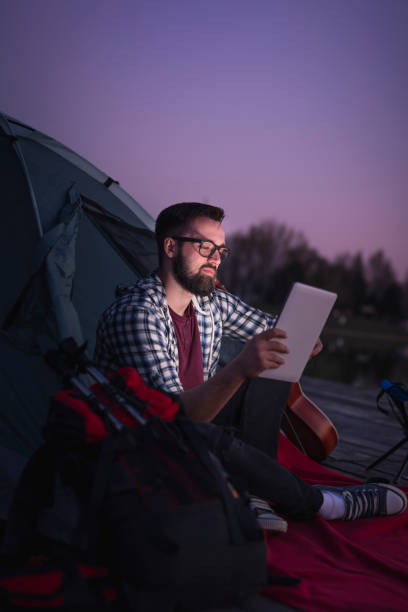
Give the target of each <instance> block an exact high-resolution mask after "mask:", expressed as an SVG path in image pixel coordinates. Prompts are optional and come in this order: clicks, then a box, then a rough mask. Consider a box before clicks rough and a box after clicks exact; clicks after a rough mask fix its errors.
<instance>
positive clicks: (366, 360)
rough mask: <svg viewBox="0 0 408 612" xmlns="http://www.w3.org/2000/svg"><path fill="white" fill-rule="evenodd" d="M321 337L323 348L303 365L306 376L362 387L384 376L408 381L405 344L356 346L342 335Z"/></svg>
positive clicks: (375, 386)
mask: <svg viewBox="0 0 408 612" xmlns="http://www.w3.org/2000/svg"><path fill="white" fill-rule="evenodd" d="M322 340H323V343H324V350H323V351H322V353H320V355H318V356H317V357H315V358H314V359H312V360H311V361H310V362H309V364H308V365H307V366H306V369H305V372H304V374H305V375H306V376H313V377H316V378H324V379H326V380H333V381H338V382H343V383H347V384H350V385H353V386H356V387H364V388H379V386H380V382H381V380H382V379H383V378H387V379H388V380H390V381H392V382H399V383H405V384H408V346H405V345H402V344H401V345H398V346H396V345H392V344H386V343H382V344H381V343H377V345H376V346H367V345H358V343H356V341H355V340H354V341H350V340H349V338H342V337H341V336H336V337H334V336H327V337H325V336H324V335H323V338H322Z"/></svg>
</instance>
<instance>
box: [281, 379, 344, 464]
mask: <svg viewBox="0 0 408 612" xmlns="http://www.w3.org/2000/svg"><path fill="white" fill-rule="evenodd" d="M281 428H282V430H283V432H284V433H285V435H286V437H287V438H288V439H289V440H290V441H291V442H292V443H293V444H294V445H295V446H297V447H298V448H299V449H300V450H301V451H303V452H304V453H305V454H306V455H307V456H308V457H310V458H311V459H314V460H315V461H323V460H324V459H326V458H327V457H328V456H329V455H330V453H331V452H332V451H333V450H334V448H335V447H336V446H337V443H338V441H339V436H338V433H337V430H336V428H335V426H334V425H333V423H332V421H331V420H330V419H329V418H328V417H327V416H326V415H325V414H324V412H322V410H320V408H318V407H317V406H316V404H314V403H313V402H312V401H311V400H310V399H308V398H307V397H306V396H305V395H304V394H303V392H302V389H301V386H300V384H299V383H293V384H292V387H291V391H290V394H289V399H288V405H287V407H286V411H285V412H284V413H283V416H282V422H281Z"/></svg>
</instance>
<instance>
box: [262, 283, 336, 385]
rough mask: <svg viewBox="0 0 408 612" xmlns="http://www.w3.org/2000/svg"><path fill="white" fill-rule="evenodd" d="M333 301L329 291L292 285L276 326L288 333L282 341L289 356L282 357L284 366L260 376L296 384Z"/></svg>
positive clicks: (332, 294) (334, 298) (333, 295)
mask: <svg viewBox="0 0 408 612" xmlns="http://www.w3.org/2000/svg"><path fill="white" fill-rule="evenodd" d="M336 299H337V294H336V293H332V292H331V291H325V290H324V289H318V288H317V287H311V286H310V285H303V284H302V283H294V284H293V286H292V288H291V291H290V292H289V295H288V297H287V300H286V302H285V304H284V306H283V309H282V311H281V313H280V315H279V317H278V319H277V321H276V325H275V327H277V328H279V329H283V330H284V331H285V332H286V333H287V335H288V337H287V339H283V340H282V342H283V343H284V344H286V346H287V347H288V348H289V350H290V353H288V354H287V355H283V357H284V359H285V363H284V364H283V365H281V366H280V367H279V368H276V369H271V370H265V371H264V372H262V374H260V375H259V376H261V377H263V378H273V379H276V380H285V381H289V382H297V381H298V380H299V379H300V377H301V376H302V374H303V370H304V369H305V367H306V364H307V362H308V360H309V357H310V354H311V352H312V350H313V347H314V345H315V343H316V340H317V339H318V338H319V335H320V333H321V331H322V329H323V327H324V325H325V323H326V321H327V319H328V316H329V314H330V312H331V309H332V308H333V305H334V303H335V301H336Z"/></svg>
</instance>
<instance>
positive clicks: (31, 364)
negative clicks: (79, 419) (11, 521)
mask: <svg viewBox="0 0 408 612" xmlns="http://www.w3.org/2000/svg"><path fill="white" fill-rule="evenodd" d="M0 172H1V209H2V213H1V225H0V233H1V239H0V254H1V256H0V262H1V264H0V265H1V281H2V288H1V300H0V327H1V331H0V394H1V400H0V478H1V480H0V519H5V518H6V517H7V511H8V507H9V503H10V499H11V495H12V492H13V489H14V487H15V483H16V480H17V478H18V476H19V473H20V471H21V469H22V467H23V466H24V464H25V462H26V460H27V458H28V457H29V456H30V455H31V454H32V453H33V451H34V450H35V449H36V448H37V447H38V446H39V444H40V443H41V432H42V427H43V425H44V422H45V419H46V415H47V411H48V404H49V398H50V396H51V395H52V393H54V392H55V391H56V390H57V389H58V388H59V387H60V386H61V381H60V380H59V379H58V377H57V375H56V374H54V373H53V371H52V370H51V368H50V367H49V366H48V365H47V364H46V363H45V360H44V358H43V355H44V353H45V352H46V351H47V350H48V349H49V348H53V347H54V348H55V347H56V346H57V345H58V343H59V341H60V340H62V339H63V338H65V337H68V336H73V337H74V338H75V339H76V340H77V341H78V342H82V341H84V340H87V341H88V343H89V344H88V354H89V355H92V352H93V343H94V338H95V330H96V324H97V320H98V317H99V315H100V313H101V312H102V310H103V309H104V308H105V307H106V306H108V305H109V304H110V303H111V302H112V300H113V299H114V294H115V287H116V285H117V284H118V283H130V282H133V281H134V280H135V279H136V278H138V277H140V276H142V275H144V274H146V273H147V272H149V271H150V270H151V269H153V268H154V266H155V265H156V259H157V257H156V246H155V242H154V236H153V232H152V230H153V226H154V223H153V219H152V218H151V216H150V215H149V214H148V213H147V212H146V211H145V210H144V209H143V208H142V207H141V206H140V205H139V204H138V203H137V202H136V201H135V200H133V198H131V197H130V195H129V194H127V193H126V192H125V191H124V190H123V189H121V187H120V186H119V184H118V183H117V182H116V181H114V180H113V179H111V178H110V177H109V176H108V175H106V174H104V173H103V172H101V171H100V170H98V169H97V168H95V167H94V166H93V165H92V164H90V163H89V162H88V161H87V160H85V159H84V158H82V157H80V156H79V155H77V154H76V153H74V152H73V151H71V150H69V149H68V148H66V147H65V146H64V145H62V144H61V143H59V142H57V141H55V140H53V139H52V138H49V137H48V136H46V135H45V134H42V133H41V132H39V131H37V130H35V129H32V128H31V127H29V126H27V125H24V124H23V123H21V122H19V121H17V120H15V119H12V118H11V117H9V116H6V115H4V114H0Z"/></svg>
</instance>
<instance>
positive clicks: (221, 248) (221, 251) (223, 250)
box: [170, 236, 231, 260]
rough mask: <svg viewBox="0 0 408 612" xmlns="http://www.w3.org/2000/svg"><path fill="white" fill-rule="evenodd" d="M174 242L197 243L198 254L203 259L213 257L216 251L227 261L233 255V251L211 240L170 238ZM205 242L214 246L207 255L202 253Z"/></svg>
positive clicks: (182, 237) (185, 237) (183, 237)
mask: <svg viewBox="0 0 408 612" xmlns="http://www.w3.org/2000/svg"><path fill="white" fill-rule="evenodd" d="M170 238H173V240H178V241H179V242H197V243H199V247H198V252H199V253H200V255H201V257H212V256H213V255H214V253H215V251H218V252H219V254H220V257H221V259H222V260H224V259H226V258H227V257H228V256H229V255H231V249H229V248H228V247H226V246H218V245H216V244H215V242H213V241H212V240H210V239H209V238H205V239H204V238H190V237H189V236H170ZM204 242H210V243H211V244H212V245H213V246H212V249H210V252H209V253H207V254H204V253H201V249H202V246H203V243H204Z"/></svg>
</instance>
